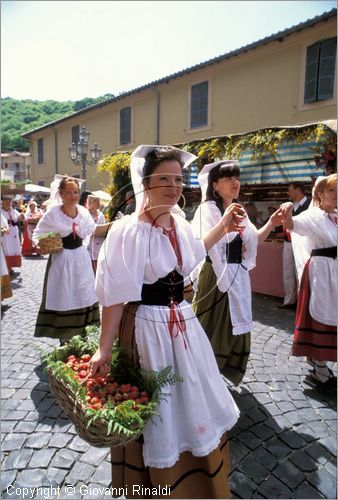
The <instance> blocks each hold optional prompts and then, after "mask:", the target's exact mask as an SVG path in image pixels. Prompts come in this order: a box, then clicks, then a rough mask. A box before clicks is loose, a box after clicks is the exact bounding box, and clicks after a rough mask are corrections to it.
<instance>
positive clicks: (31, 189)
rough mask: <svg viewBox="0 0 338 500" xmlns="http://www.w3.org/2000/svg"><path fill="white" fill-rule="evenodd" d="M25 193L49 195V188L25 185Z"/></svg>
mask: <svg viewBox="0 0 338 500" xmlns="http://www.w3.org/2000/svg"><path fill="white" fill-rule="evenodd" d="M25 191H26V192H28V193H50V188H48V187H45V186H39V185H38V184H26V185H25Z"/></svg>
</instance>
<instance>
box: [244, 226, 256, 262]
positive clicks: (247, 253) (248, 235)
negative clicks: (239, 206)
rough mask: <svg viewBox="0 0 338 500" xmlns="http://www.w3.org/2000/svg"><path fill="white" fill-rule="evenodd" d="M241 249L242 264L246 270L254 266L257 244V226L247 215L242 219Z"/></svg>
mask: <svg viewBox="0 0 338 500" xmlns="http://www.w3.org/2000/svg"><path fill="white" fill-rule="evenodd" d="M243 225H244V229H243V233H242V241H243V251H242V264H243V265H244V266H245V267H246V268H247V270H248V271H250V269H253V268H254V267H255V266H256V257H257V245H258V231H257V228H256V227H255V226H254V225H253V223H252V222H251V221H250V219H249V217H246V218H245V219H244V220H243Z"/></svg>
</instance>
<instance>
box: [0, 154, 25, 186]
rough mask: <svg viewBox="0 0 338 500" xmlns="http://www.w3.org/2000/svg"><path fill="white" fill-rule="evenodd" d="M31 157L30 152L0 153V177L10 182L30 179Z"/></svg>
mask: <svg viewBox="0 0 338 500" xmlns="http://www.w3.org/2000/svg"><path fill="white" fill-rule="evenodd" d="M31 159H32V158H31V154H30V153H20V152H19V151H12V152H11V153H1V178H2V179H3V180H9V181H12V182H22V181H26V180H28V179H31V176H32V170H31Z"/></svg>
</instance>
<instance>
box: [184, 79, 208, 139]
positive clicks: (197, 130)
mask: <svg viewBox="0 0 338 500" xmlns="http://www.w3.org/2000/svg"><path fill="white" fill-rule="evenodd" d="M205 82H207V83H208V101H207V103H208V111H207V123H206V124H205V125H201V126H199V127H193V128H191V111H192V110H191V104H192V88H193V87H195V86H196V85H199V84H201V83H205ZM211 107H212V103H211V80H210V78H203V80H200V81H197V82H193V83H191V84H190V85H189V91H188V113H187V133H188V134H193V133H196V132H200V131H201V132H203V131H204V130H209V129H210V127H211Z"/></svg>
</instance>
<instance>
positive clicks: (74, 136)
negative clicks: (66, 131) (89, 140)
mask: <svg viewBox="0 0 338 500" xmlns="http://www.w3.org/2000/svg"><path fill="white" fill-rule="evenodd" d="M79 139H80V125H75V126H74V127H72V141H71V142H72V143H73V142H74V144H77V143H78V142H79Z"/></svg>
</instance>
